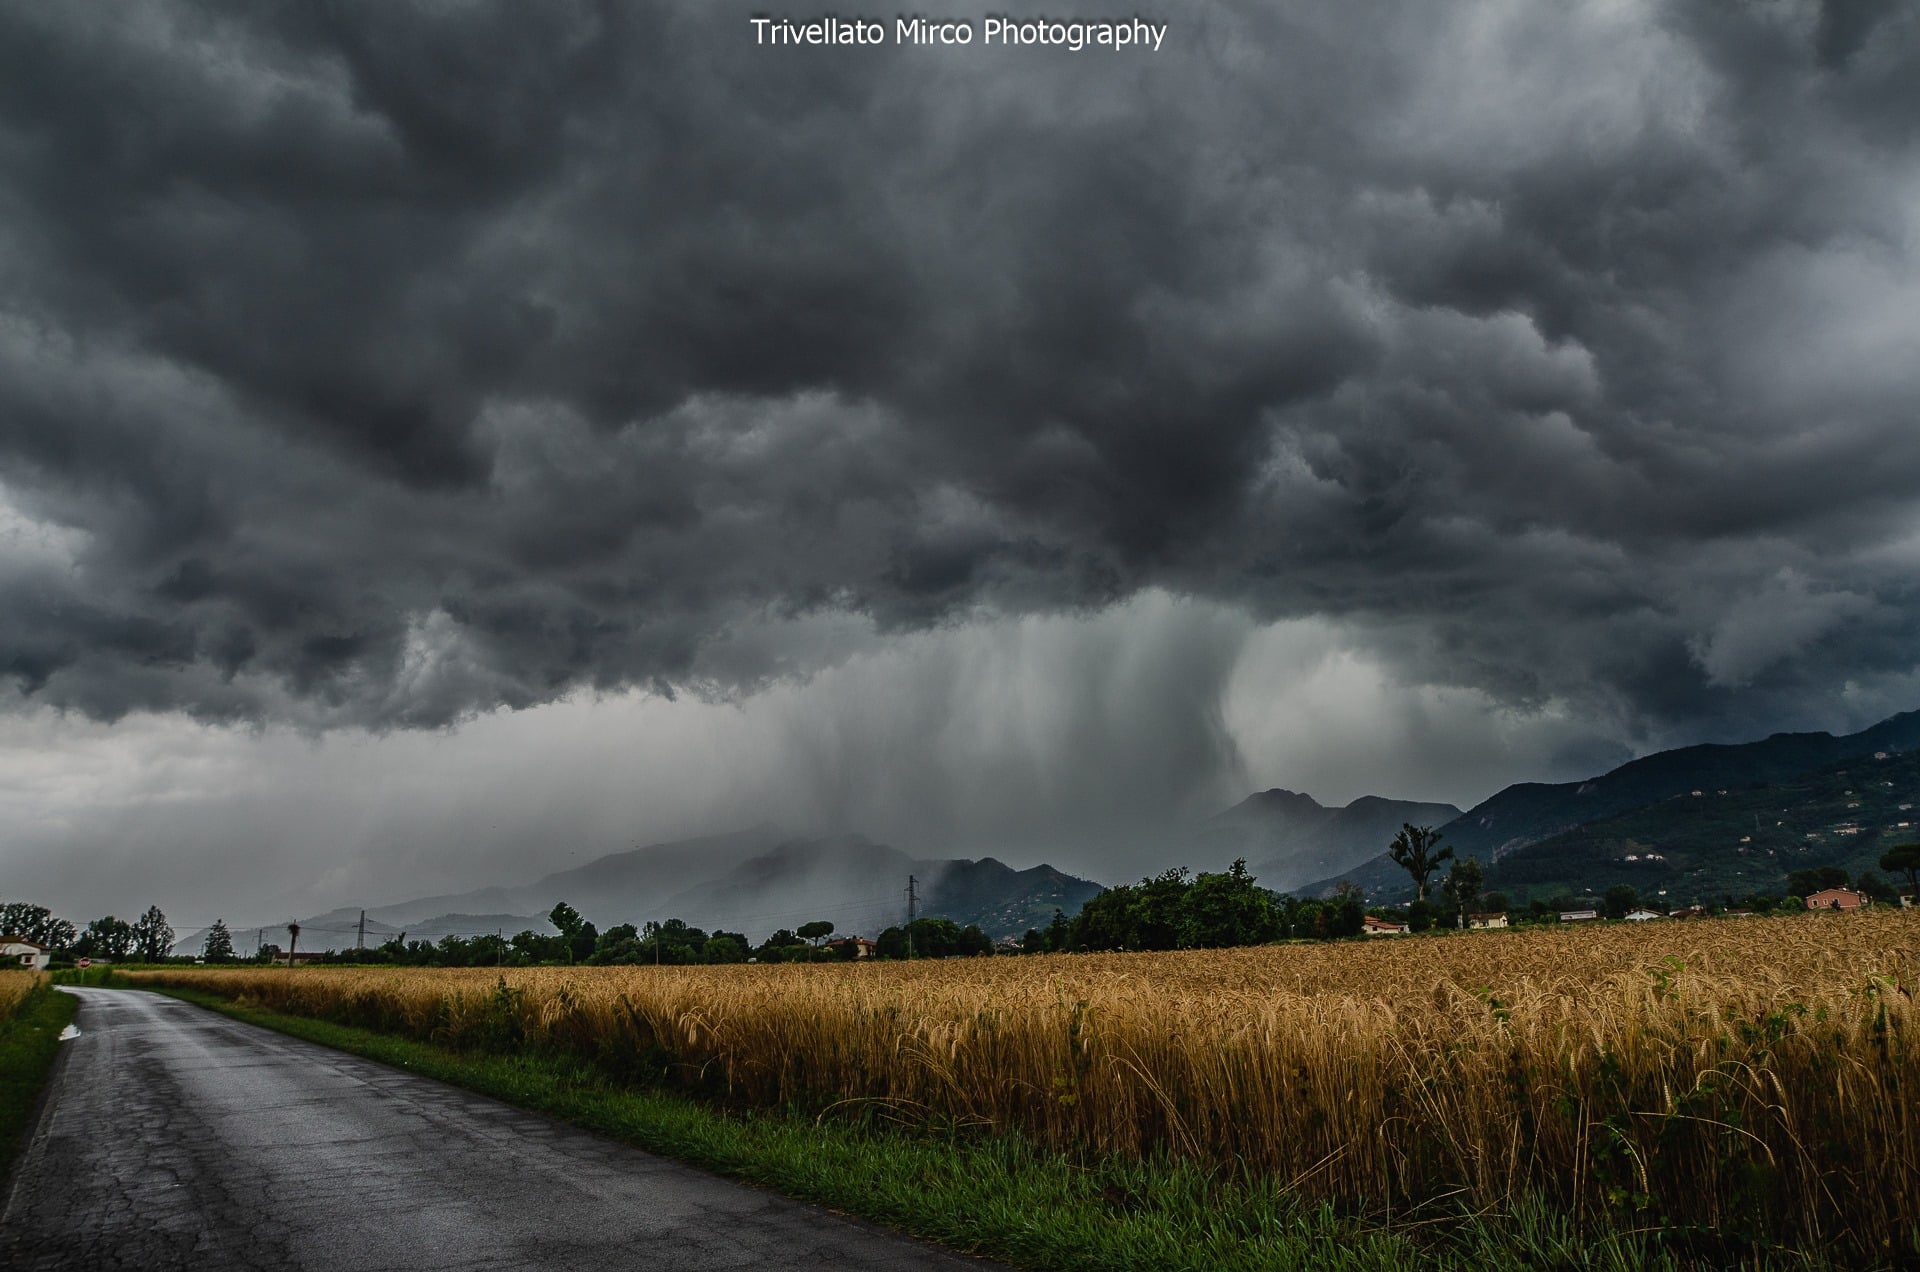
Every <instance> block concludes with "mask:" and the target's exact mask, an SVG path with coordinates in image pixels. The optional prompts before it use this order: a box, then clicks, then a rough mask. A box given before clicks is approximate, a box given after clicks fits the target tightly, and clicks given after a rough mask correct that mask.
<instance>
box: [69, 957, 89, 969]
mask: <svg viewBox="0 0 1920 1272" xmlns="http://www.w3.org/2000/svg"><path fill="white" fill-rule="evenodd" d="M73 965H74V966H75V967H92V966H93V960H92V959H90V958H83V959H76V960H75V961H74V964H73Z"/></svg>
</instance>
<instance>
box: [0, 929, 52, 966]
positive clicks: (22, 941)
mask: <svg viewBox="0 0 1920 1272" xmlns="http://www.w3.org/2000/svg"><path fill="white" fill-rule="evenodd" d="M52 961H53V951H52V950H49V949H48V948H47V947H46V946H44V945H38V944H35V943H34V942H32V941H29V940H28V939H27V938H26V937H24V936H0V962H5V963H9V964H12V965H13V966H15V967H31V968H32V969H33V970H34V971H36V972H44V971H46V970H47V964H48V963H50V962H52Z"/></svg>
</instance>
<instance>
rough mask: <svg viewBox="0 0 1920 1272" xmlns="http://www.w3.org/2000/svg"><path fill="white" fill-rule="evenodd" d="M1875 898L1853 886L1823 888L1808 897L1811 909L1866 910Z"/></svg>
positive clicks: (1808, 907)
mask: <svg viewBox="0 0 1920 1272" xmlns="http://www.w3.org/2000/svg"><path fill="white" fill-rule="evenodd" d="M1872 904H1873V898H1872V897H1870V896H1868V895H1867V894H1866V893H1864V892H1855V891H1854V890H1853V889H1852V888H1822V889H1821V890H1820V891H1818V892H1816V893H1814V894H1813V895H1812V896H1810V897H1808V898H1807V909H1809V910H1864V909H1866V908H1867V907H1868V906H1870V905H1872Z"/></svg>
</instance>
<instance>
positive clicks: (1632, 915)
mask: <svg viewBox="0 0 1920 1272" xmlns="http://www.w3.org/2000/svg"><path fill="white" fill-rule="evenodd" d="M1621 917H1622V918H1624V919H1626V920H1627V921H1628V922H1629V923H1645V922H1646V921H1647V920H1648V919H1664V918H1666V917H1667V916H1666V915H1664V914H1662V913H1660V911H1658V910H1628V911H1627V912H1626V913H1625V914H1624V915H1622V916H1621Z"/></svg>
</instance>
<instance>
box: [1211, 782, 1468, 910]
mask: <svg viewBox="0 0 1920 1272" xmlns="http://www.w3.org/2000/svg"><path fill="white" fill-rule="evenodd" d="M1459 816H1460V810H1459V809H1458V808H1455V807H1454V806H1453V805H1452V804H1423V803H1415V802H1413V801H1410V800H1403V799H1382V798H1381V797H1380V796H1377V795H1368V796H1364V797H1362V798H1360V799H1356V800H1354V801H1353V802H1352V803H1351V804H1348V805H1346V806H1345V807H1333V808H1329V807H1327V806H1325V805H1323V804H1321V803H1320V802H1319V801H1318V800H1315V799H1314V798H1313V797H1312V796H1311V795H1302V794H1300V793H1299V792H1298V791H1288V790H1281V789H1278V788H1275V789H1274V790H1270V791H1261V792H1260V793H1259V794H1257V795H1250V796H1248V797H1247V798H1246V799H1244V800H1242V801H1241V802H1240V803H1238V804H1235V805H1234V806H1233V807H1232V808H1229V809H1228V810H1226V811H1225V812H1223V813H1220V814H1218V815H1217V816H1215V817H1213V818H1212V819H1211V820H1209V821H1208V822H1207V824H1206V825H1205V826H1204V827H1202V829H1201V830H1200V833H1199V834H1198V835H1197V836H1196V837H1195V840H1194V856H1195V858H1196V859H1197V860H1201V861H1218V862H1226V861H1231V860H1232V859H1233V858H1235V857H1241V858H1245V859H1246V861H1247V863H1248V868H1249V869H1250V870H1251V871H1252V872H1253V876H1254V878H1256V879H1258V880H1259V881H1260V884H1261V886H1262V887H1266V888H1271V889H1273V890H1274V891H1276V892H1286V891H1290V890H1292V889H1295V888H1298V887H1300V886H1301V885H1302V884H1306V883H1309V882H1311V881H1313V880H1316V879H1324V878H1326V877H1328V876H1329V875H1337V874H1340V873H1342V872H1344V871H1347V870H1350V869H1352V868H1353V867H1355V866H1358V865H1360V864H1361V863H1363V862H1365V861H1367V860H1368V859H1369V858H1372V857H1376V856H1378V855H1379V854H1380V850H1381V849H1382V848H1383V847H1384V846H1385V845H1387V844H1388V843H1391V842H1392V840H1393V836H1394V832H1395V831H1397V830H1399V829H1400V827H1401V826H1403V825H1405V824H1407V823H1409V822H1411V823H1412V824H1414V825H1416V826H1437V825H1439V824H1441V823H1442V822H1451V821H1453V820H1454V819H1455V818H1457V817H1459Z"/></svg>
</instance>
